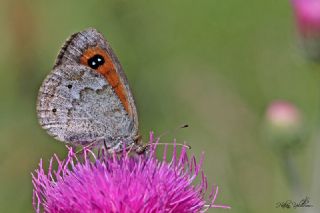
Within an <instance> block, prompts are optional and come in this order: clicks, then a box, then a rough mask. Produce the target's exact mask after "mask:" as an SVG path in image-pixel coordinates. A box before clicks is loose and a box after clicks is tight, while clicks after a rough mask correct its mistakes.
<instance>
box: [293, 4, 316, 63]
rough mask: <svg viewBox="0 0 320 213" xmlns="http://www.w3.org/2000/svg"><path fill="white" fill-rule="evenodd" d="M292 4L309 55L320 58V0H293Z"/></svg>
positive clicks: (303, 43)
mask: <svg viewBox="0 0 320 213" xmlns="http://www.w3.org/2000/svg"><path fill="white" fill-rule="evenodd" d="M292 5H293V9H294V14H295V17H296V22H297V28H298V32H299V34H300V37H301V41H302V45H303V46H304V48H305V51H306V53H307V55H308V56H309V57H311V58H313V59H318V60H320V0H292Z"/></svg>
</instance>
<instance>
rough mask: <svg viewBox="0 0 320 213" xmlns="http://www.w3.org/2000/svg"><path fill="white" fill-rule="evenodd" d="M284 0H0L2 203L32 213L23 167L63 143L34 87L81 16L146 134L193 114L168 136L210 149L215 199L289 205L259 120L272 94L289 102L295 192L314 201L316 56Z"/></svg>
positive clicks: (319, 80)
mask: <svg viewBox="0 0 320 213" xmlns="http://www.w3.org/2000/svg"><path fill="white" fill-rule="evenodd" d="M291 9H292V8H291V5H290V2H289V1H275V0H270V1H264V0H255V1H250V0H243V1H234V0H223V1H218V0H203V1H191V0H176V1H146V0H145V1H143V0H138V1H129V0H119V1H76V0H70V1H61V0H57V1H40V0H39V1H27V0H19V1H18V0H13V1H9V0H0V26H1V33H0V97H1V99H0V103H1V104H0V145H1V148H0V156H1V158H0V212H33V209H32V205H31V203H32V200H31V199H32V184H31V175H30V173H31V172H32V171H33V170H34V169H35V168H36V167H37V165H38V162H39V159H40V158H43V159H44V161H45V162H47V161H48V159H49V158H50V157H51V156H52V154H53V153H58V154H59V155H60V156H64V154H65V147H64V144H62V143H59V142H57V141H55V140H54V139H52V138H51V137H50V136H48V135H47V134H46V132H45V131H44V130H42V129H41V127H40V126H39V125H38V122H37V117H36V111H35V102H36V96H37V93H38V89H39V86H40V85H41V83H42V80H43V79H44V78H45V76H46V75H47V74H48V72H49V71H50V70H51V68H52V66H53V63H54V60H55V57H56V55H57V52H58V51H59V49H60V47H61V45H62V44H63V43H64V41H65V39H66V38H67V37H68V36H69V35H70V34H72V33H74V32H77V31H80V30H83V29H85V28H87V27H95V28H97V29H98V30H99V31H100V32H102V33H103V34H104V35H105V36H106V38H107V39H108V40H109V41H110V43H111V45H112V47H113V49H114V50H115V52H116V53H117V55H118V57H119V59H120V61H121V63H122V65H123V67H124V70H125V72H126V74H127V77H128V79H129V82H130V85H131V88H132V89H133V93H134V95H135V98H136V102H137V107H138V111H139V118H140V127H141V131H142V133H143V135H144V138H145V139H147V138H148V132H149V131H150V130H154V131H155V133H156V135H159V134H160V133H162V132H164V131H166V130H171V129H174V128H175V127H177V126H178V125H180V124H184V123H188V124H189V125H190V128H187V129H182V130H179V131H178V132H176V133H174V134H169V135H167V136H166V137H164V138H163V141H171V140H172V139H173V138H177V139H178V141H179V142H183V141H187V142H188V143H189V144H190V145H191V146H192V150H191V151H190V152H192V153H195V154H196V155H200V153H201V151H203V150H204V151H205V154H206V158H205V162H204V168H205V172H206V174H207V176H208V180H209V184H218V185H219V187H220V194H219V196H218V200H217V203H224V204H229V205H231V206H232V208H233V210H232V212H261V213H264V212H266V213H267V212H268V213H269V212H284V211H286V210H283V209H277V208H275V203H276V202H279V201H285V200H287V199H294V197H293V195H292V191H293V190H292V188H291V187H290V185H289V183H288V181H287V180H286V177H285V175H284V171H283V169H282V167H281V162H280V161H279V158H278V157H277V155H276V153H275V152H274V150H273V149H272V148H271V147H270V146H269V145H268V141H267V140H266V139H265V138H266V136H265V134H264V133H263V130H262V127H263V122H264V113H265V110H266V107H267V105H268V104H269V103H270V102H271V101H272V100H275V99H285V100H289V101H291V102H293V103H294V104H296V106H298V107H299V108H300V109H301V111H302V114H303V116H304V129H305V136H304V138H303V143H304V144H305V146H304V147H303V148H301V149H299V150H297V151H296V152H295V154H294V162H295V163H296V165H297V166H296V169H297V171H298V172H299V173H300V175H301V182H302V187H303V190H302V194H301V198H303V197H305V196H310V198H311V202H312V204H313V205H315V206H317V204H318V206H319V205H320V202H319V199H320V193H319V192H320V190H319V185H316V184H315V183H314V182H317V181H314V180H315V179H316V178H317V177H319V174H317V173H315V172H314V171H315V168H316V167H318V166H319V160H317V159H316V156H317V155H319V153H320V150H319V147H317V144H316V142H318V138H319V135H318V132H319V127H320V123H319V118H320V111H319V110H320V108H319V106H320V102H319V101H320V100H319V98H320V93H319V92H320V90H319V87H320V67H319V66H318V65H317V64H315V63H312V62H309V61H307V60H306V59H305V58H304V56H303V54H302V51H301V50H300V49H299V45H298V39H297V35H296V31H295V26H294V19H293V14H292V10H291ZM317 175H318V176H317ZM289 211H290V212H293V211H294V210H289ZM209 212H230V210H219V209H218V210H211V211H209Z"/></svg>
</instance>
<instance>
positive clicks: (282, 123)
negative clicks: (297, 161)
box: [266, 100, 303, 148]
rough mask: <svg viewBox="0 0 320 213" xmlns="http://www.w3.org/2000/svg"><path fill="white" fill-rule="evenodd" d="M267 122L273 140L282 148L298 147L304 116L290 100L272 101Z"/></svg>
mask: <svg viewBox="0 0 320 213" xmlns="http://www.w3.org/2000/svg"><path fill="white" fill-rule="evenodd" d="M266 123H267V127H268V128H267V129H268V131H269V136H270V139H271V141H272V142H273V143H274V144H275V145H276V146H277V147H281V148H289V147H296V145H297V144H300V142H301V140H300V139H301V136H302V133H303V131H302V123H303V122H302V116H301V113H300V111H299V109H298V108H297V107H296V106H295V105H293V104H292V103H290V102H287V101H283V100H278V101H274V102H272V103H271V104H270V105H269V106H268V108H267V111H266Z"/></svg>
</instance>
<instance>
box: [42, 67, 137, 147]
mask: <svg viewBox="0 0 320 213" xmlns="http://www.w3.org/2000/svg"><path fill="white" fill-rule="evenodd" d="M37 112H38V116H39V121H40V124H41V126H42V127H43V128H44V129H46V130H47V131H48V133H49V134H50V135H52V136H54V137H55V138H56V139H58V140H60V141H64V142H72V143H76V144H82V145H85V144H89V143H91V142H97V143H98V142H101V141H104V140H106V141H107V142H108V143H110V147H111V146H112V144H111V143H116V142H119V141H118V140H127V139H130V138H131V137H132V134H133V121H132V120H131V119H130V118H129V117H128V115H127V113H126V111H125V110H124V108H123V106H122V105H121V103H120V101H119V99H118V98H117V96H116V95H115V94H114V91H113V90H112V87H111V86H110V85H108V83H107V81H106V80H105V79H104V78H103V76H101V75H100V74H99V73H96V72H92V70H91V69H90V68H88V67H86V66H83V65H61V66H58V67H56V68H55V69H54V70H53V71H52V72H51V73H50V74H49V75H48V76H47V78H46V79H45V81H44V82H43V85H42V87H41V88H40V91H39V96H38V105H37ZM128 142H129V141H128ZM130 142H132V141H130Z"/></svg>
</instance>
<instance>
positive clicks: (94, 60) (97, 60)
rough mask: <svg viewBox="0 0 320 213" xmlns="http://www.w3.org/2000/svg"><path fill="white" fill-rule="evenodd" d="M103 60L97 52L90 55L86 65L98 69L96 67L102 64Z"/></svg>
mask: <svg viewBox="0 0 320 213" xmlns="http://www.w3.org/2000/svg"><path fill="white" fill-rule="evenodd" d="M104 62H105V61H104V58H103V56H101V55H99V54H96V55H94V56H92V57H91V58H89V59H88V65H89V67H91V68H92V69H98V67H100V66H101V65H103V64H104Z"/></svg>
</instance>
